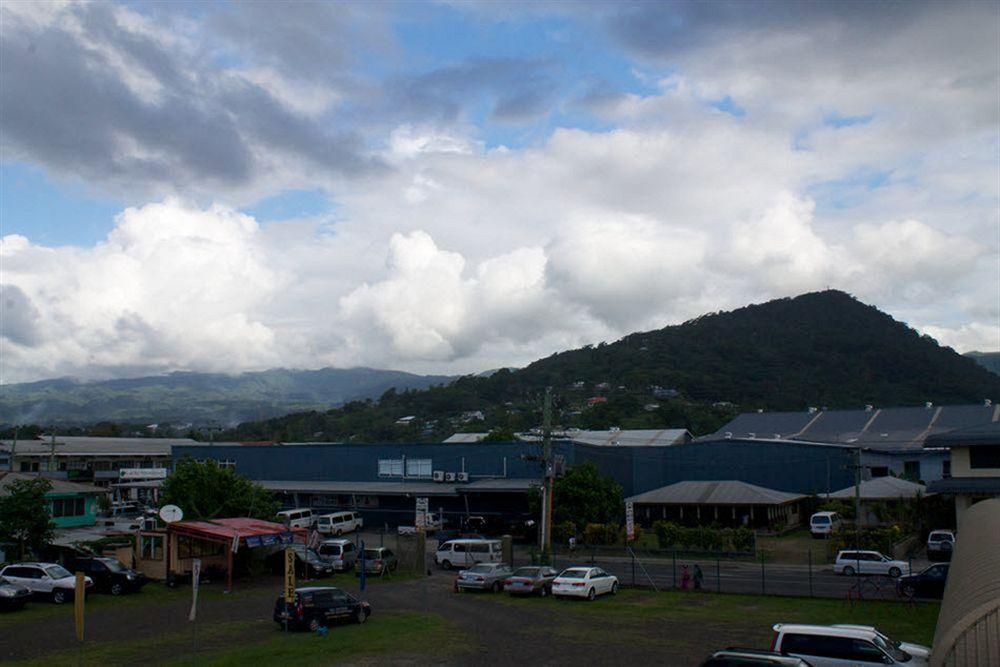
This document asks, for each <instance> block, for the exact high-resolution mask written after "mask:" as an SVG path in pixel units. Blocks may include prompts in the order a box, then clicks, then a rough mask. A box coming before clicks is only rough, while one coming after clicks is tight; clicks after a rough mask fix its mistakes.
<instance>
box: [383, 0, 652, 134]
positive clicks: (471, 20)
mask: <svg viewBox="0 0 1000 667" xmlns="http://www.w3.org/2000/svg"><path fill="white" fill-rule="evenodd" d="M394 26H395V34H396V37H397V39H398V41H399V43H400V44H401V47H402V50H403V53H404V54H405V61H406V62H405V63H404V64H403V65H402V66H403V68H404V73H405V74H421V73H425V72H429V71H432V70H435V69H438V68H443V67H450V66H458V65H461V64H462V63H466V62H470V61H475V60H488V59H509V60H514V61H523V62H525V63H534V64H535V67H537V68H538V73H539V77H541V79H542V81H543V84H542V85H544V86H545V87H546V88H547V90H546V93H547V94H548V100H547V101H546V105H547V109H546V110H545V111H544V112H541V113H538V114H536V115H534V116H526V117H525V119H524V120H523V121H517V120H515V121H511V120H509V119H498V118H496V117H495V115H494V114H493V109H492V108H483V107H482V106H481V104H480V103H478V102H476V103H474V104H473V106H474V107H475V108H472V109H471V110H470V111H469V112H468V117H467V120H468V121H470V122H472V123H474V124H475V125H477V126H478V127H479V129H480V131H481V133H482V134H481V138H482V139H483V140H484V141H485V143H486V145H487V146H488V147H492V146H498V145H505V146H508V147H511V148H517V147H519V146H522V145H525V144H530V143H534V142H537V141H538V140H539V138H544V137H545V136H548V135H549V134H551V133H552V132H553V131H554V130H555V129H556V128H558V127H573V128H578V129H584V130H588V131H600V130H604V129H608V124H607V123H606V122H602V121H600V120H599V119H597V118H596V117H595V116H594V114H592V113H589V112H587V111H586V109H583V108H582V107H578V105H574V101H576V100H579V99H580V98H582V97H584V96H585V95H586V94H588V93H589V92H591V90H592V89H593V88H595V87H600V88H601V89H602V90H606V91H613V92H618V93H633V94H637V95H640V96H647V95H651V94H655V93H658V92H659V88H658V86H657V80H658V79H659V78H660V77H662V76H663V75H664V74H665V71H664V72H643V71H642V70H641V69H640V68H639V67H638V66H637V65H636V63H635V62H634V61H632V60H631V59H629V58H627V57H626V56H625V54H624V53H623V52H622V51H621V50H620V49H619V48H617V47H615V46H614V45H613V44H612V43H610V42H609V41H608V40H607V38H606V37H605V36H604V35H603V34H602V33H600V32H599V31H598V30H597V29H596V28H595V27H594V26H593V25H592V24H589V23H587V22H584V21H576V20H573V18H572V17H571V16H565V15H552V16H545V15H541V16H540V15H538V14H534V13H528V14H526V15H524V16H519V15H517V14H516V13H514V14H512V15H510V16H507V17H504V18H502V19H498V17H497V16H496V15H494V14H485V15H483V14H479V13H477V12H476V11H466V10H464V9H462V8H460V7H454V6H448V5H427V4H419V5H418V4H414V5H408V6H406V7H405V8H404V10H403V11H402V12H401V14H400V15H399V16H398V17H397V18H396V22H395V24H394ZM496 92H497V91H494V93H496ZM501 92H502V91H501ZM570 107H574V108H572V109H571V108H570ZM519 124H520V125H521V127H517V125H519ZM528 125H531V127H530V128H529V127H526V126H528Z"/></svg>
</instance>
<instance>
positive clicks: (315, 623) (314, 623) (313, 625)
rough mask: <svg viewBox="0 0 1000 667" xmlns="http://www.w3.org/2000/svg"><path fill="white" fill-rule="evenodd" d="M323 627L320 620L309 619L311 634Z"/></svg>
mask: <svg viewBox="0 0 1000 667" xmlns="http://www.w3.org/2000/svg"><path fill="white" fill-rule="evenodd" d="M322 627H323V623H322V622H321V621H320V620H319V619H318V618H315V617H313V618H310V619H309V632H316V631H317V630H319V629H320V628H322Z"/></svg>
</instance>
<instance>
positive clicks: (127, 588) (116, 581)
mask: <svg viewBox="0 0 1000 667" xmlns="http://www.w3.org/2000/svg"><path fill="white" fill-rule="evenodd" d="M71 569H73V571H75V572H83V573H84V574H86V575H87V576H88V577H90V578H91V579H93V580H94V590H97V591H102V592H105V593H111V594H112V595H122V594H123V593H134V592H136V591H138V590H139V589H140V588H142V587H143V586H145V585H146V583H147V582H148V581H149V580H148V579H146V575H144V574H142V573H140V572H136V571H135V570H131V569H129V568H127V567H125V565H123V564H122V562H121V561H119V560H115V559H114V558H77V559H76V561H74V563H73V568H71Z"/></svg>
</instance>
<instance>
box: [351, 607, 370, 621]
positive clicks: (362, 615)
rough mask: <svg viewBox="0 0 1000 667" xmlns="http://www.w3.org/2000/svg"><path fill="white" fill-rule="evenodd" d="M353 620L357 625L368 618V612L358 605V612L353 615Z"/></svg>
mask: <svg viewBox="0 0 1000 667" xmlns="http://www.w3.org/2000/svg"><path fill="white" fill-rule="evenodd" d="M354 620H355V621H357V622H358V625H360V624H362V623H364V622H365V621H367V620H368V614H366V613H365V610H364V609H362V608H361V607H358V613H356V614H355V615H354Z"/></svg>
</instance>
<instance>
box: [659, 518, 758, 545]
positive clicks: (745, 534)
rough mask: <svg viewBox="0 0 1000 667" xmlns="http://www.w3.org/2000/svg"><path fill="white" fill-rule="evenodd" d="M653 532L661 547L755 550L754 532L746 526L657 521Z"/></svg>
mask: <svg viewBox="0 0 1000 667" xmlns="http://www.w3.org/2000/svg"><path fill="white" fill-rule="evenodd" d="M653 532H654V533H656V539H657V541H658V542H659V545H660V548H661V549H694V550H698V551H739V552H749V551H753V547H754V534H753V531H752V530H750V529H749V528H747V527H746V526H740V527H739V528H735V529H734V528H719V527H718V526H696V527H694V528H685V527H683V526H680V525H678V524H676V523H674V522H673V521H657V522H656V523H654V524H653Z"/></svg>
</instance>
